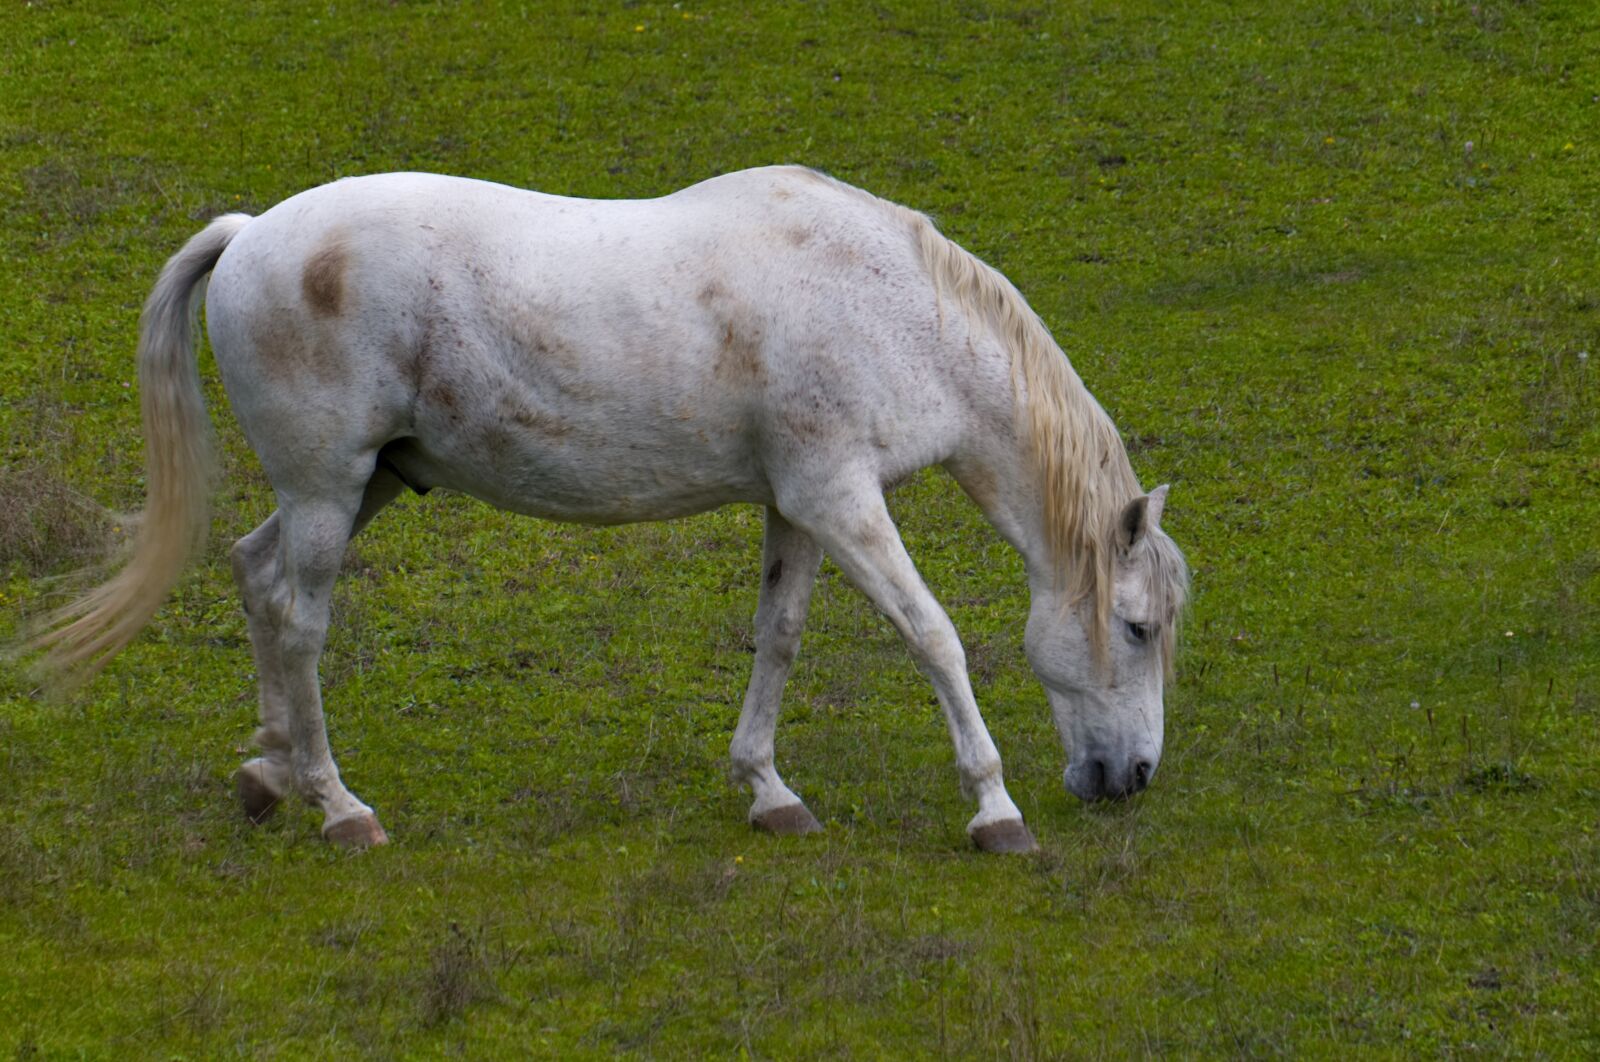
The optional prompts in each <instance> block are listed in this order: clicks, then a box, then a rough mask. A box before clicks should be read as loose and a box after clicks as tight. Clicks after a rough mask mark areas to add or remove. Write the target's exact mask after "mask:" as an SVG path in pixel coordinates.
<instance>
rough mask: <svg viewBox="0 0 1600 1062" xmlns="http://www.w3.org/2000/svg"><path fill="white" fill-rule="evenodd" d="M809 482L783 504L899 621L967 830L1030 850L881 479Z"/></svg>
mask: <svg viewBox="0 0 1600 1062" xmlns="http://www.w3.org/2000/svg"><path fill="white" fill-rule="evenodd" d="M809 488H810V489H806V490H792V491H791V495H790V498H789V499H788V500H787V501H786V500H785V499H780V504H781V505H783V507H784V512H785V514H786V515H787V516H788V517H789V518H790V519H791V520H793V521H794V523H796V524H797V525H799V526H801V527H803V528H805V529H806V531H807V532H809V533H810V534H811V536H812V537H813V538H815V539H816V541H818V542H819V543H820V544H821V546H822V548H823V549H824V550H825V551H826V552H827V554H828V556H830V557H832V558H833V560H834V563H836V564H838V565H839V567H840V568H841V569H842V570H843V571H844V573H845V575H846V576H848V577H849V579H850V581H851V582H853V583H855V585H856V586H857V587H858V588H860V590H861V591H862V592H863V593H865V594H866V595H867V597H869V598H871V599H872V602H873V604H875V605H877V607H878V608H879V610H880V611H882V612H883V614H884V615H885V616H887V617H888V618H889V621H890V622H891V623H893V624H894V625H895V628H896V629H897V630H898V631H899V632H900V635H901V637H902V638H904V639H905V642H906V645H907V647H908V648H909V649H910V650H911V655H912V657H913V658H914V659H915V660H916V662H917V666H918V667H919V668H920V669H921V670H922V672H923V674H925V675H927V676H928V679H929V680H930V681H931V682H932V683H933V688H934V692H936V693H937V694H938V696H939V704H940V705H941V706H942V707H943V708H944V716H945V722H946V723H947V724H948V725H949V727H950V737H951V740H952V741H953V742H954V743H955V748H956V770H957V771H958V772H959V773H960V776H961V789H962V791H963V792H964V793H966V794H967V795H968V796H970V797H976V798H977V801H978V813H977V814H976V815H975V816H973V818H972V821H971V822H969V823H968V824H967V835H968V836H969V837H971V838H972V841H973V843H974V844H976V845H977V846H978V847H979V848H981V849H983V850H984V851H987V852H1031V851H1033V850H1034V849H1036V848H1037V847H1038V845H1037V844H1036V843H1035V842H1034V839H1033V835H1032V834H1030V833H1029V832H1028V828H1027V827H1026V826H1025V825H1023V822H1022V812H1021V811H1019V810H1018V809H1017V805H1016V804H1015V803H1013V802H1012V800H1011V796H1010V794H1008V793H1007V792H1006V787H1005V782H1004V781H1003V780H1002V778H1001V773H1000V753H999V750H997V749H996V748H995V746H994V741H993V739H991V738H990V737H989V731H988V728H987V727H985V726H984V725H983V717H982V716H981V715H980V714H979V713H978V704H977V701H976V700H975V699H974V698H973V696H972V684H971V682H970V681H969V680H968V678H967V662H966V653H965V652H964V651H963V650H962V648H961V640H960V639H959V638H958V637H957V636H956V629H955V625H954V624H952V623H951V622H950V617H949V616H947V615H945V612H944V609H942V608H940V607H939V602H938V601H937V600H936V599H935V598H934V596H933V594H932V592H930V591H929V590H928V587H927V585H926V584H924V583H923V581H922V577H921V576H920V575H918V574H917V570H916V566H915V565H913V564H912V562H911V557H910V556H909V555H908V554H907V553H906V549H905V545H904V544H903V543H902V542H901V541H900V533H899V530H898V529H897V528H896V527H895V526H894V520H893V519H892V518H891V517H890V516H889V509H888V506H886V505H885V504H884V500H883V494H882V492H881V491H880V490H879V489H878V487H877V485H876V481H875V480H873V479H871V478H867V477H861V478H859V479H851V478H848V477H845V476H841V475H839V474H838V473H837V472H834V473H833V474H832V475H831V476H830V478H829V479H828V480H827V481H825V482H813V483H812V484H810V485H809Z"/></svg>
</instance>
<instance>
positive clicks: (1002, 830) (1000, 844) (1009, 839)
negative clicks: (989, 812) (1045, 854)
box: [972, 819, 1039, 854]
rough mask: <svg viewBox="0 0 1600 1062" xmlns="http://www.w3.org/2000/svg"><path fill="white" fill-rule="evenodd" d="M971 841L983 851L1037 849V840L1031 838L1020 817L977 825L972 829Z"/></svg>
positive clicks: (1029, 850)
mask: <svg viewBox="0 0 1600 1062" xmlns="http://www.w3.org/2000/svg"><path fill="white" fill-rule="evenodd" d="M972 843H973V844H975V845H977V846H978V847H979V848H980V849H982V850H983V851H985V852H1004V853H1008V854H1011V853H1022V852H1037V851H1038V850H1039V842H1037V841H1035V840H1034V839H1033V834H1031V833H1029V832H1028V828H1027V827H1026V826H1024V825H1023V824H1022V820H1021V819H1001V820H1000V821H999V822H991V823H988V824H987V825H984V826H979V827H978V828H977V829H975V830H973V831H972Z"/></svg>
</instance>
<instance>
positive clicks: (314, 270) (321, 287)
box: [300, 242, 350, 317]
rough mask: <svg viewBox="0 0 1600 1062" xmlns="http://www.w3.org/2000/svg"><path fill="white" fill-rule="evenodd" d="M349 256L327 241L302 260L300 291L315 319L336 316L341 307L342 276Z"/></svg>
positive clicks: (342, 246) (346, 252)
mask: <svg viewBox="0 0 1600 1062" xmlns="http://www.w3.org/2000/svg"><path fill="white" fill-rule="evenodd" d="M349 260H350V255H349V252H348V251H346V250H345V247H344V244H343V243H339V242H329V243H326V244H324V245H323V246H322V247H321V248H320V249H318V250H317V251H316V252H314V253H313V254H312V255H311V257H310V258H307V259H306V267H305V270H304V271H303V272H301V274H300V292H301V294H303V295H304V296H305V299H306V304H307V305H308V306H310V307H311V312H312V314H314V315H315V316H317V317H336V316H338V314H339V310H340V308H341V307H342V306H343V305H344V274H345V267H346V266H347V265H348V264H349Z"/></svg>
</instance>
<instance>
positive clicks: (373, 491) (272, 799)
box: [233, 467, 402, 844]
mask: <svg viewBox="0 0 1600 1062" xmlns="http://www.w3.org/2000/svg"><path fill="white" fill-rule="evenodd" d="M401 487H402V484H401V481H400V479H399V477H397V476H396V475H395V474H394V473H393V472H390V471H389V470H387V469H385V468H382V467H380V468H378V469H377V470H376V471H375V473H374V475H373V476H372V478H371V480H370V481H369V482H368V483H367V486H366V489H365V491H364V493H363V495H362V498H361V504H360V507H359V509H358V510H357V512H356V516H355V518H354V520H353V521H351V524H350V530H349V532H348V533H347V534H346V535H345V536H344V539H345V540H346V541H347V540H348V539H349V538H350V537H353V536H354V535H355V534H356V533H357V532H359V531H360V530H361V528H362V527H364V526H365V525H366V523H367V522H368V521H369V520H371V519H372V517H373V516H374V515H376V514H377V512H378V511H379V510H380V509H382V508H383V507H384V506H385V505H387V504H388V503H389V502H390V501H391V500H393V499H394V497H395V495H396V494H398V493H399V492H400V490H401ZM342 552H343V543H342V542H341V543H340V547H339V553H340V554H341V555H342ZM287 559H288V556H287V553H286V551H285V543H284V541H283V536H282V515H281V514H280V513H276V512H275V513H273V514H272V515H271V516H270V517H268V518H267V520H266V521H265V522H264V523H263V524H262V525H261V526H260V527H258V528H256V529H255V530H254V531H252V532H251V533H250V534H248V535H246V536H245V537H244V538H242V539H240V540H239V541H238V542H237V543H235V545H234V547H233V573H234V579H235V581H236V582H237V583H238V586H239V592H240V595H241V596H242V597H243V599H244V607H245V617H246V623H247V624H248V626H249V629H250V644H251V648H252V650H253V652H254V655H255V662H256V676H257V682H258V684H259V686H260V694H261V727H260V729H259V730H257V731H256V737H255V741H256V744H257V746H258V747H259V748H260V749H261V752H262V755H260V756H258V757H256V758H255V759H252V760H250V761H249V762H248V763H246V764H244V765H243V766H242V767H241V768H240V769H239V772H238V774H237V775H236V776H235V784H236V785H237V787H238V792H239V798H240V801H241V803H242V804H243V806H244V811H245V814H246V815H248V816H249V818H250V820H251V821H252V822H260V821H262V820H263V819H265V818H266V817H267V816H269V815H271V814H272V812H273V810H274V809H275V808H276V807H277V804H278V801H280V800H281V799H283V797H284V796H285V795H286V794H287V793H288V791H289V789H290V788H291V787H292V786H293V785H294V784H295V757H294V755H293V751H294V749H295V743H294V735H295V733H296V731H297V728H296V726H295V725H294V719H295V712H294V703H295V702H294V695H295V694H296V693H297V692H303V686H304V684H303V683H296V682H294V681H293V674H292V671H291V665H293V663H294V661H293V660H292V659H291V658H289V657H286V656H285V653H284V645H283V635H284V630H285V622H284V621H285V620H286V619H288V618H289V615H288V614H287V613H288V612H290V611H292V610H286V609H285V607H284V606H285V600H286V598H285V595H286V593H287V592H289V583H288V581H287V572H286V561H287ZM334 566H335V569H337V560H335V562H334ZM288 600H293V598H292V597H289V598H288ZM323 626H324V630H325V628H326V619H324V621H323ZM312 689H313V693H315V661H314V660H313V662H312ZM319 700H320V699H319ZM320 719H321V711H320V703H319V705H318V708H317V720H318V721H317V724H316V726H315V727H314V729H315V730H316V731H317V733H318V735H319V737H320V743H321V746H322V754H323V755H324V756H326V754H327V741H326V736H325V734H323V732H322V728H321V723H320ZM298 729H299V730H300V731H301V732H304V730H305V728H304V727H301V728H298ZM309 755H310V757H311V759H313V760H315V759H316V756H317V754H316V752H315V749H312V750H310V752H309ZM331 764H332V760H331V758H329V759H328V765H329V766H331ZM333 778H334V783H335V785H336V786H337V779H338V772H337V769H336V768H335V769H333ZM339 788H340V789H342V786H340V787H339ZM308 795H310V794H308ZM345 795H346V796H348V795H349V794H348V792H346V793H345ZM313 799H317V798H316V797H315V796H313ZM350 799H351V800H354V798H353V797H351V798H350ZM318 802H319V803H322V801H320V800H319V801H318ZM335 803H336V804H337V803H339V802H338V801H335ZM357 803H358V804H359V802H357ZM361 807H362V808H363V809H364V808H365V805H361ZM325 809H326V806H325ZM345 810H346V811H347V812H348V810H349V809H348V808H346V809H345ZM366 815H367V816H368V818H369V819H371V825H372V827H374V828H375V832H374V831H372V830H369V831H367V836H366V837H365V838H364V843H369V844H370V843H379V842H381V840H382V832H383V831H382V829H381V827H377V820H376V819H375V818H371V812H370V810H367V811H366ZM345 817H348V815H347V816H345ZM329 821H330V830H331V828H332V825H333V820H332V818H330V820H329ZM344 832H346V833H349V832H352V828H351V827H346V828H345V831H344ZM349 839H350V840H354V841H357V842H361V841H363V838H359V837H352V838H349Z"/></svg>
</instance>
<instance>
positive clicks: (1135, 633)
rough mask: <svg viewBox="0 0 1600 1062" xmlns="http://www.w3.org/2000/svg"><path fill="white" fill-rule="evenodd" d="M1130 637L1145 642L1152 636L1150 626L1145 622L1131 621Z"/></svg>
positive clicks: (1129, 626) (1129, 625)
mask: <svg viewBox="0 0 1600 1062" xmlns="http://www.w3.org/2000/svg"><path fill="white" fill-rule="evenodd" d="M1124 622H1126V621H1124ZM1128 637H1130V638H1132V639H1133V640H1134V641H1136V642H1139V643H1140V644H1143V643H1144V642H1145V641H1146V640H1147V639H1148V638H1149V637H1150V628H1149V627H1148V626H1147V625H1145V624H1143V623H1129V624H1128Z"/></svg>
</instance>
